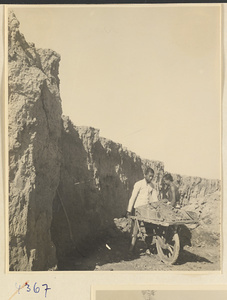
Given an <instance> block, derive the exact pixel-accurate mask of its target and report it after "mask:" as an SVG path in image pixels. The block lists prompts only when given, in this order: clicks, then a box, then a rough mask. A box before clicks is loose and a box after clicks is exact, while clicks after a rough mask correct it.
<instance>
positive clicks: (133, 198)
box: [127, 182, 140, 213]
mask: <svg viewBox="0 0 227 300" xmlns="http://www.w3.org/2000/svg"><path fill="white" fill-rule="evenodd" d="M139 191H140V185H139V184H138V182H136V183H135V185H134V188H133V191H132V195H131V198H130V199H129V203H128V208H127V211H128V212H129V213H131V212H132V208H133V206H134V204H135V201H136V198H137V196H138V194H139Z"/></svg>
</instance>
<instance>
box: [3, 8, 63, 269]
mask: <svg viewBox="0 0 227 300" xmlns="http://www.w3.org/2000/svg"><path fill="white" fill-rule="evenodd" d="M8 28H9V53H8V61H9V63H8V78H9V81H8V84H9V87H8V97H9V102H8V111H9V116H8V120H9V123H8V133H9V269H10V270H47V269H48V268H50V267H53V266H54V265H55V264H56V263H57V260H56V253H55V246H54V244H53V242H52V241H51V235H50V225H51V220H52V201H53V198H54V196H55V193H56V188H57V186H58V184H59V179H60V162H61V154H60V151H59V139H60V137H61V124H62V122H61V114H62V110H61V99H60V94H59V79H58V65H59V61H60V56H59V55H58V54H57V53H56V52H54V51H52V50H42V49H36V48H35V47H34V44H29V43H27V42H26V40H25V38H24V36H23V35H22V34H21V33H20V31H19V22H18V20H17V19H16V17H15V15H14V13H13V12H10V13H9V27H8Z"/></svg>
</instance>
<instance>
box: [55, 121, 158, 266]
mask: <svg viewBox="0 0 227 300" xmlns="http://www.w3.org/2000/svg"><path fill="white" fill-rule="evenodd" d="M62 153H64V156H63V162H62V166H61V179H60V184H59V187H58V193H57V194H56V197H55V199H54V205H53V211H54V213H53V215H54V217H53V222H52V228H51V232H52V237H53V239H54V243H55V245H56V248H57V256H58V258H59V265H61V259H64V257H65V256H67V255H69V253H70V251H74V254H76V253H77V254H79V255H80V253H81V252H83V250H84V249H85V250H86V248H88V247H92V244H94V243H95V241H96V239H97V238H98V237H100V236H102V235H104V234H105V230H107V229H108V228H109V227H110V226H113V224H114V223H113V220H114V218H119V217H122V216H123V215H124V214H125V212H126V209H127V204H128V200H129V197H130V194H131V191H132V188H133V185H134V183H135V182H136V181H137V180H140V179H141V178H143V169H144V168H145V166H151V167H152V168H153V169H154V170H155V171H156V173H159V172H160V170H163V168H164V166H163V163H161V162H156V161H147V160H146V161H143V160H141V159H140V157H138V156H137V155H136V154H135V153H133V152H130V151H128V150H127V149H126V148H123V147H122V145H120V144H117V143H114V142H112V141H110V140H107V139H105V138H102V137H100V136H99V131H98V130H97V129H94V128H90V127H76V126H74V125H73V124H72V122H71V121H70V120H69V118H64V120H63V129H62ZM59 224H61V225H60V226H59Z"/></svg>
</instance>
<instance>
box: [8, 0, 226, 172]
mask: <svg viewBox="0 0 227 300" xmlns="http://www.w3.org/2000/svg"><path fill="white" fill-rule="evenodd" d="M13 10H14V12H15V13H16V16H17V18H18V19H19V21H20V23H21V26H20V31H21V32H22V33H23V34H24V35H25V38H26V39H27V41H28V42H34V43H35V45H36V47H38V48H50V49H53V50H55V51H56V52H58V53H59V54H60V55H61V63H60V73H59V77H60V90H61V98H62V106H63V113H64V114H65V115H68V116H69V117H70V118H71V120H72V121H73V123H74V124H75V125H78V126H81V125H86V126H92V127H95V128H98V129H100V135H101V136H103V137H106V138H109V139H112V140H113V141H115V142H118V143H121V144H123V145H124V146H126V147H127V148H128V149H130V150H132V151H134V152H136V153H137V154H138V155H140V156H141V157H142V158H148V159H152V160H159V161H163V162H164V164H165V169H166V170H168V171H170V172H174V173H180V174H182V175H192V176H201V177H206V178H220V149H221V147H220V136H221V135H220V104H221V103H220V7H219V6H217V5H208V6H200V5H196V6H192V5H191V6H190V5H184V6H179V5H178V6H173V5H172V6H168V5H166V4H165V5H161V6H154V5H151V6H146V7H145V6H135V5H132V6H125V5H124V6H123V5H116V6H98V5H96V6H91V5H87V6H61V7H57V6H52V7H50V6H45V8H44V7H42V8H41V7H40V6H35V7H33V6H31V5H30V7H26V6H23V7H22V6H21V7H19V8H18V7H17V8H14V9H13Z"/></svg>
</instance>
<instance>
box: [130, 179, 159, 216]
mask: <svg viewBox="0 0 227 300" xmlns="http://www.w3.org/2000/svg"><path fill="white" fill-rule="evenodd" d="M156 201H158V196H157V191H156V190H155V188H154V185H153V183H147V182H146V179H145V178H144V179H142V180H140V181H137V182H136V183H135V185H134V188H133V191H132V196H131V198H130V199H129V203H128V209H127V211H129V212H131V211H132V208H133V206H134V208H137V207H139V206H142V205H147V204H149V203H151V202H156Z"/></svg>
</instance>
